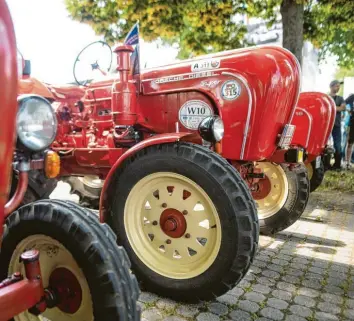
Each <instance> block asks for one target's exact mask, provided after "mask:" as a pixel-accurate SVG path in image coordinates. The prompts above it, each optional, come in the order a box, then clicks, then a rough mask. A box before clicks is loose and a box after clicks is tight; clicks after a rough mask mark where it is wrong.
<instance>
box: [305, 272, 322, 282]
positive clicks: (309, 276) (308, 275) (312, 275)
mask: <svg viewBox="0 0 354 321" xmlns="http://www.w3.org/2000/svg"><path fill="white" fill-rule="evenodd" d="M305 279H309V280H320V281H322V280H323V275H320V274H317V273H312V272H307V273H306V274H305Z"/></svg>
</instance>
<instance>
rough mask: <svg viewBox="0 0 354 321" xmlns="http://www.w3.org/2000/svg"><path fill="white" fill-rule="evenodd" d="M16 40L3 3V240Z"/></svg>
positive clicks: (0, 166) (0, 222)
mask: <svg viewBox="0 0 354 321" xmlns="http://www.w3.org/2000/svg"><path fill="white" fill-rule="evenodd" d="M16 53H17V50H16V40H15V34H14V29H13V24H12V20H11V16H10V13H9V11H8V8H7V5H6V3H5V1H4V0H0V111H1V115H2V116H1V117H2V118H1V126H0V173H1V175H0V237H1V234H2V226H3V221H4V206H5V204H6V202H7V198H8V193H9V188H10V177H11V163H12V155H13V148H14V138H15V137H14V135H15V119H16V112H17V99H16V96H17V60H16Z"/></svg>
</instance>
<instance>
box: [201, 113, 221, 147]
mask: <svg viewBox="0 0 354 321" xmlns="http://www.w3.org/2000/svg"><path fill="white" fill-rule="evenodd" d="M217 120H220V121H221V123H222V125H223V127H224V122H223V120H222V118H221V117H220V116H219V115H212V116H208V117H205V118H204V119H203V120H202V121H201V122H200V123H199V126H198V133H199V135H200V136H201V137H202V138H203V139H204V140H205V141H208V142H210V143H219V142H220V141H221V140H222V139H223V138H224V134H225V129H224V132H223V134H222V137H221V138H220V139H217V137H215V132H214V125H215V122H216V121H217Z"/></svg>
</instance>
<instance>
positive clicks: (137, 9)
mask: <svg viewBox="0 0 354 321" xmlns="http://www.w3.org/2000/svg"><path fill="white" fill-rule="evenodd" d="M65 1H66V6H67V9H68V11H69V13H70V16H71V17H72V18H73V19H75V20H77V21H80V22H83V23H87V24H89V25H91V26H92V28H93V29H94V30H95V32H96V33H97V34H101V35H103V36H104V37H105V39H106V40H107V41H108V42H110V43H113V42H117V41H122V40H123V38H124V36H125V35H126V33H127V32H128V30H129V29H130V28H131V26H132V25H133V23H135V22H136V21H137V20H139V26H140V34H141V36H142V38H143V39H144V40H146V41H152V40H155V39H158V38H160V39H162V40H163V41H164V42H167V43H169V44H178V46H179V50H180V51H179V57H180V58H185V57H190V56H192V55H193V54H195V55H198V54H204V53H209V52H215V51H220V50H227V49H234V48H239V47H244V46H246V45H247V42H246V41H245V40H244V35H245V33H246V28H245V26H244V25H243V24H242V23H240V22H237V21H235V20H234V17H235V16H237V15H240V14H247V15H248V16H254V17H262V18H264V19H266V21H268V24H269V25H271V24H272V23H274V22H275V21H276V20H277V16H278V15H279V10H280V6H281V4H282V3H283V2H285V0H188V1H187V0H65ZM293 1H294V2H297V3H301V4H303V8H304V14H303V19H304V24H303V32H304V38H305V39H307V40H310V41H311V42H312V43H313V44H314V45H315V46H316V47H317V48H318V49H319V51H320V55H321V56H322V57H323V56H324V55H326V54H334V55H336V56H337V57H338V62H339V64H340V65H342V66H347V67H349V66H353V65H354V32H352V30H353V29H354V14H353V13H354V1H352V0H293ZM286 23H291V22H287V21H283V25H284V24H286ZM299 36H301V35H299Z"/></svg>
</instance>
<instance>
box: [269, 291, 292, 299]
mask: <svg viewBox="0 0 354 321" xmlns="http://www.w3.org/2000/svg"><path fill="white" fill-rule="evenodd" d="M272 295H273V296H274V297H275V298H278V299H281V300H285V301H290V300H291V298H292V295H291V293H289V292H287V291H283V290H274V291H273V292H272Z"/></svg>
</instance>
